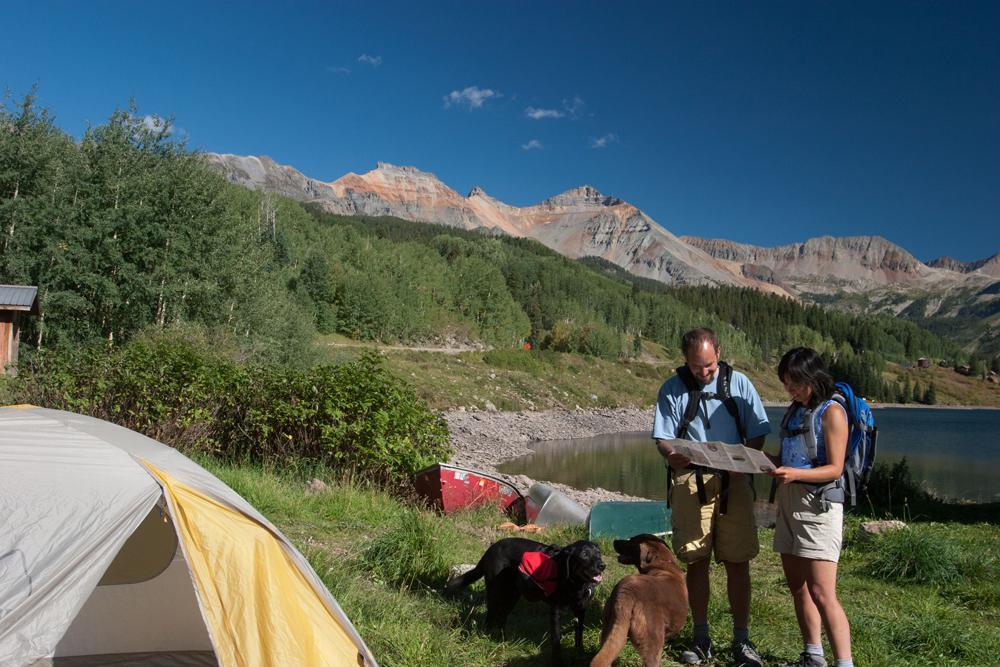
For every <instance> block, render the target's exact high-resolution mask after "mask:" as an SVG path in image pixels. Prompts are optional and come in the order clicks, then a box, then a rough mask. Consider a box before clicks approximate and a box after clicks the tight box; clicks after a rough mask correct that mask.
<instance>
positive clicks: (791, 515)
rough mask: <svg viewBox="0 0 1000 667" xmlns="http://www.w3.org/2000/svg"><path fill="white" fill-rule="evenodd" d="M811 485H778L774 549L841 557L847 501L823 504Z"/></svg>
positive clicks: (821, 557) (820, 557)
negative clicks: (845, 504)
mask: <svg viewBox="0 0 1000 667" xmlns="http://www.w3.org/2000/svg"><path fill="white" fill-rule="evenodd" d="M815 488H816V487H814V486H812V485H811V484H782V485H780V486H779V487H778V497H777V504H778V518H777V521H776V523H775V526H774V550H775V551H776V552H778V553H779V554H789V555H792V556H801V557H802V558H811V559H812V560H829V561H833V562H834V563H836V562H837V561H838V560H840V545H841V540H842V537H843V533H844V504H843V503H829V504H828V506H827V507H824V505H823V499H822V498H820V497H819V494H816V493H813V491H814V490H815Z"/></svg>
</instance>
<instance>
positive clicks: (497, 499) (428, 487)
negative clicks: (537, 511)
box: [414, 463, 525, 523]
mask: <svg viewBox="0 0 1000 667" xmlns="http://www.w3.org/2000/svg"><path fill="white" fill-rule="evenodd" d="M414 486H415V487H416V491H417V494H418V495H420V496H421V497H422V498H425V499H427V500H428V502H429V503H430V505H431V507H435V508H437V509H439V510H441V511H442V512H444V513H445V514H451V513H452V512H457V511H458V510H462V509H468V508H471V507H478V506H480V505H495V506H497V507H499V508H500V509H502V510H503V511H504V512H506V513H507V514H508V515H510V517H511V518H512V519H513V520H514V521H515V522H517V523H524V522H525V499H524V496H523V495H521V492H520V491H518V490H517V488H516V487H515V486H514V485H513V484H511V483H510V482H508V481H507V480H505V479H501V478H500V477H496V476H494V475H490V474H489V473H485V472H480V471H478V470H472V469H469V468H462V467H461V466H456V465H451V464H449V463H435V464H434V465H432V466H428V467H427V468H424V469H423V470H421V471H419V472H417V473H416V475H415V476H414Z"/></svg>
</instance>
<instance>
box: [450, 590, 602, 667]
mask: <svg viewBox="0 0 1000 667" xmlns="http://www.w3.org/2000/svg"><path fill="white" fill-rule="evenodd" d="M459 595H460V599H459V600H457V602H459V604H461V606H462V618H463V619H465V621H464V623H463V626H464V627H465V629H466V630H468V631H470V632H476V633H479V634H482V635H483V636H486V637H490V638H491V639H493V640H495V641H498V642H500V641H504V642H514V641H520V642H524V643H525V644H527V645H532V646H536V647H537V649H538V650H537V652H536V653H535V654H533V655H527V656H517V657H513V658H511V659H509V660H508V661H507V662H505V663H504V664H505V665H508V666H519V667H541V666H543V665H551V664H552V645H551V642H550V641H549V622H550V621H549V619H550V607H549V605H547V604H545V603H544V602H530V601H528V600H525V599H524V598H522V599H520V600H518V602H517V605H516V606H515V607H514V610H513V611H512V612H511V614H510V616H509V617H508V619H507V625H506V626H505V627H504V629H503V631H501V630H499V629H496V628H486V627H485V625H484V624H485V622H486V596H485V593H484V592H483V591H481V590H475V591H471V592H468V591H467V592H465V593H464V594H459ZM560 620H561V623H560V627H561V630H562V641H561V643H560V649H561V652H562V664H563V665H589V664H590V661H591V659H592V658H593V657H594V654H595V653H597V643H598V642H599V637H600V632H601V606H600V605H598V604H596V603H595V604H593V605H591V606H590V607H589V608H588V609H587V613H586V616H584V619H583V632H584V643H583V649H582V650H580V651H578V650H576V647H575V646H574V641H575V637H576V619H575V618H574V617H573V614H572V612H571V611H569V610H563V611H562V613H561V614H560Z"/></svg>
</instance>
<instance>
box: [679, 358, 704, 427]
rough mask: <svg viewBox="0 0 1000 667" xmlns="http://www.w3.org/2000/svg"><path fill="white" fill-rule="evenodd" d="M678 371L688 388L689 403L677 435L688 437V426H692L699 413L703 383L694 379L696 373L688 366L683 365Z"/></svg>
mask: <svg viewBox="0 0 1000 667" xmlns="http://www.w3.org/2000/svg"><path fill="white" fill-rule="evenodd" d="M676 372H677V377H679V378H680V379H681V382H683V383H684V386H685V387H687V390H688V394H687V405H686V406H685V407H684V415H683V416H682V417H681V423H680V424H678V425H677V433H676V437H678V438H686V437H687V432H688V427H689V426H691V422H692V421H694V418H695V415H697V414H698V405H699V403H700V402H701V385H699V384H698V381H697V380H695V379H694V374H693V373H692V372H691V369H690V368H688V367H687V366H681V367H680V368H678V369H677V371H676Z"/></svg>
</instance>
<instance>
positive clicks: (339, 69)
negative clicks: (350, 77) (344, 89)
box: [326, 66, 351, 74]
mask: <svg viewBox="0 0 1000 667" xmlns="http://www.w3.org/2000/svg"><path fill="white" fill-rule="evenodd" d="M326 71H327V72H333V73H334V74H350V73H351V68H350V67H333V66H330V67H327V68H326Z"/></svg>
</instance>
